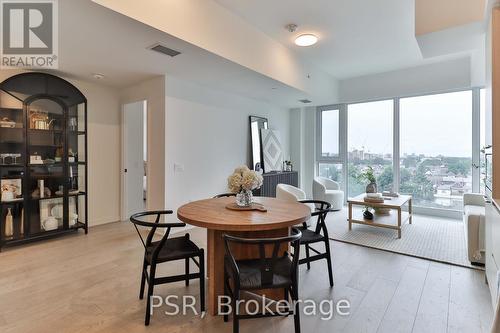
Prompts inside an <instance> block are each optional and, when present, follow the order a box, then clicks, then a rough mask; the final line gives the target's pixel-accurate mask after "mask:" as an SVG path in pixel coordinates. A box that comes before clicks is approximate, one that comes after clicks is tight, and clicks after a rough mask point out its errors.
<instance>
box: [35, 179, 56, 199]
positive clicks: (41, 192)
mask: <svg viewBox="0 0 500 333" xmlns="http://www.w3.org/2000/svg"><path fill="white" fill-rule="evenodd" d="M51 196H52V191H51V190H50V188H48V187H45V181H44V180H43V179H39V180H38V188H37V189H35V190H34V191H33V193H31V197H32V198H33V199H44V198H50V197H51Z"/></svg>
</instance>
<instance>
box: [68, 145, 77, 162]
mask: <svg viewBox="0 0 500 333" xmlns="http://www.w3.org/2000/svg"><path fill="white" fill-rule="evenodd" d="M68 162H69V163H75V162H76V154H75V153H74V152H73V149H71V148H69V149H68Z"/></svg>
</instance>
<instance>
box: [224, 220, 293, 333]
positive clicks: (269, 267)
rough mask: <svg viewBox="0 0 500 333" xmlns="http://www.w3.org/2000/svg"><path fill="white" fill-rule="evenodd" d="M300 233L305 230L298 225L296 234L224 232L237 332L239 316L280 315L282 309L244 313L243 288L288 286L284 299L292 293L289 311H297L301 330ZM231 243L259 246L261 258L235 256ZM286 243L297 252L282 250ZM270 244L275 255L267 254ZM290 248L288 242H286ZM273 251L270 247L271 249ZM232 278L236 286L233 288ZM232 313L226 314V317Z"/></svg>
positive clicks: (226, 285) (227, 286) (227, 280)
mask: <svg viewBox="0 0 500 333" xmlns="http://www.w3.org/2000/svg"><path fill="white" fill-rule="evenodd" d="M300 237H302V234H301V232H300V231H298V230H297V229H292V235H291V236H288V237H281V238H260V239H248V238H240V237H234V236H229V235H224V246H225V248H226V255H225V258H224V295H226V296H229V297H230V298H231V306H232V317H233V333H238V332H239V320H240V319H250V318H262V317H273V316H280V315H282V314H280V313H258V314H257V315H253V314H252V315H250V314H240V313H239V306H238V304H239V303H238V301H239V300H240V296H241V291H250V292H252V291H258V290H265V289H282V290H284V292H285V293H284V299H285V300H287V301H288V295H291V298H292V301H294V303H293V305H292V306H293V307H294V308H289V309H288V311H287V312H286V315H287V316H288V315H292V314H293V315H294V324H295V333H300V315H299V303H298V302H297V301H298V299H299V294H298V293H299V292H298V285H299V282H298V254H299V250H300V243H299V241H300ZM231 243H236V244H241V245H244V246H246V247H252V246H253V247H257V248H258V253H259V258H256V259H244V260H237V259H235V257H234V255H233V253H232V252H231ZM285 243H287V245H288V244H290V245H291V246H292V247H293V250H294V253H296V254H297V256H294V257H291V256H290V254H289V253H288V252H287V251H284V252H283V253H281V254H280V253H279V252H280V248H281V247H282V245H284V244H285ZM266 247H271V248H272V255H271V256H268V255H266ZM286 248H287V249H288V246H286ZM267 252H269V251H267ZM231 282H232V285H233V287H232V288H231ZM225 310H226V313H227V312H228V311H227V310H228V309H227V307H226V309H225ZM228 319H229V316H228V315H227V314H226V315H224V321H226V322H227V321H228Z"/></svg>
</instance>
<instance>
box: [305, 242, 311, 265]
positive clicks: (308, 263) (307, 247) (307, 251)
mask: <svg viewBox="0 0 500 333" xmlns="http://www.w3.org/2000/svg"><path fill="white" fill-rule="evenodd" d="M306 258H307V260H309V244H306ZM307 269H308V270H309V269H311V263H310V262H309V261H308V262H307Z"/></svg>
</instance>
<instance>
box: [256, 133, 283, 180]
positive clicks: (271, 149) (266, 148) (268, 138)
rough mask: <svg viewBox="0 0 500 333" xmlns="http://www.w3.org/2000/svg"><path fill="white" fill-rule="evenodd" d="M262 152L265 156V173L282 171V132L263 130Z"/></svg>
mask: <svg viewBox="0 0 500 333" xmlns="http://www.w3.org/2000/svg"><path fill="white" fill-rule="evenodd" d="M260 134H261V137H262V150H263V155H264V172H271V171H281V168H282V163H283V150H282V148H281V139H280V132H279V131H276V130H272V129H261V130H260Z"/></svg>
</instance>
